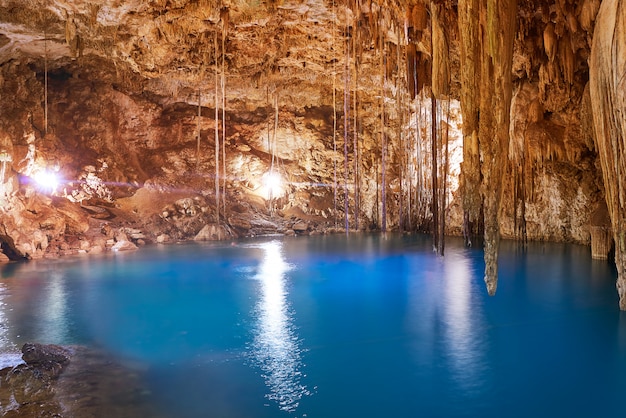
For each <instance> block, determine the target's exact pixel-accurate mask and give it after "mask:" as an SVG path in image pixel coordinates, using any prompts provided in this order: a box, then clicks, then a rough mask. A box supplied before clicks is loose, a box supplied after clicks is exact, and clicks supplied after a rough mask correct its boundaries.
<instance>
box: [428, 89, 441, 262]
mask: <svg viewBox="0 0 626 418" xmlns="http://www.w3.org/2000/svg"><path fill="white" fill-rule="evenodd" d="M430 105H431V110H430V112H431V117H432V122H431V137H430V139H431V148H430V152H431V167H430V168H431V173H432V174H431V182H432V183H431V187H432V200H431V205H432V213H433V231H432V232H433V250H434V251H437V253H439V197H438V193H437V154H438V153H437V148H438V147H437V98H436V97H435V94H434V93H432V94H431V97H430Z"/></svg>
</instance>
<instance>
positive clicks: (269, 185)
mask: <svg viewBox="0 0 626 418" xmlns="http://www.w3.org/2000/svg"><path fill="white" fill-rule="evenodd" d="M262 181H263V194H264V196H265V198H266V199H273V198H276V197H281V196H282V195H283V194H284V193H285V190H284V189H283V180H282V179H281V177H280V174H278V173H276V172H274V171H269V172H267V173H265V174H264V175H263V178H262Z"/></svg>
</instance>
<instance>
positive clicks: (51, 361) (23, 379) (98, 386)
mask: <svg viewBox="0 0 626 418" xmlns="http://www.w3.org/2000/svg"><path fill="white" fill-rule="evenodd" d="M22 352H23V355H22V357H23V360H24V363H23V364H19V365H17V366H15V367H9V368H5V369H2V370H0V412H1V413H2V416H3V417H24V418H26V417H28V418H32V417H68V418H88V417H120V418H121V417H128V418H131V417H148V416H149V417H157V418H159V417H164V415H162V414H161V413H160V412H159V411H158V410H157V409H156V408H155V407H154V406H153V404H152V402H151V401H152V400H151V398H150V393H149V391H147V390H146V389H145V388H143V387H142V385H141V381H140V378H139V377H138V373H137V372H136V371H133V370H132V368H129V367H126V366H124V365H122V364H120V363H119V362H118V361H116V360H114V359H112V358H110V357H109V356H108V355H106V354H104V353H103V352H101V351H99V350H96V349H88V348H86V347H60V346H56V345H41V344H31V343H27V344H25V345H24V346H23V348H22Z"/></svg>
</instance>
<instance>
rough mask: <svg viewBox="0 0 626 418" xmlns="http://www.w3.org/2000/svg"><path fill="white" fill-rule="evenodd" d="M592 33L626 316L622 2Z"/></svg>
mask: <svg viewBox="0 0 626 418" xmlns="http://www.w3.org/2000/svg"><path fill="white" fill-rule="evenodd" d="M595 28H596V29H595V31H594V34H593V44H592V48H591V57H590V60H589V85H590V93H591V104H592V108H593V121H594V131H595V136H594V139H595V143H596V148H597V150H598V154H599V156H600V162H601V165H602V174H603V176H602V177H603V180H604V189H605V199H606V204H607V208H608V211H609V217H610V219H611V226H612V230H613V239H614V240H615V264H616V267H617V292H618V294H619V298H620V301H619V306H620V309H621V310H626V119H625V118H624V114H623V112H624V109H626V0H604V1H603V2H602V4H601V5H600V10H599V12H598V16H597V19H596V25H595Z"/></svg>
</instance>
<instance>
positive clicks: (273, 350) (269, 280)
mask: <svg viewBox="0 0 626 418" xmlns="http://www.w3.org/2000/svg"><path fill="white" fill-rule="evenodd" d="M282 245H283V244H282V242H279V241H271V242H266V243H263V244H260V245H259V246H258V248H261V249H262V250H263V253H264V256H263V260H262V262H261V265H260V266H259V269H258V273H257V274H256V276H255V277H254V278H255V279H257V280H258V281H259V283H260V299H259V302H258V304H257V306H256V308H255V313H256V316H257V324H256V325H255V327H254V330H253V334H254V339H253V342H252V347H251V348H252V353H251V354H252V356H253V358H254V360H255V363H256V364H257V365H258V366H259V367H260V368H261V369H262V370H263V378H264V379H265V383H266V385H267V387H268V389H269V391H270V392H269V393H268V394H267V395H266V396H267V398H268V399H269V400H271V401H275V402H277V403H278V405H279V408H280V409H281V410H284V411H287V412H294V411H295V410H296V409H297V408H298V405H299V403H300V399H301V398H302V397H303V396H305V395H308V394H309V391H308V389H307V388H306V386H305V385H303V384H302V382H301V381H302V377H303V376H302V372H301V369H302V368H303V364H302V358H301V352H302V348H301V341H300V340H299V338H298V335H297V333H296V330H295V328H294V325H293V321H292V316H295V313H294V312H293V310H292V309H291V308H290V306H289V304H288V302H287V291H286V283H285V274H286V273H287V272H288V271H289V270H290V269H291V268H292V266H291V265H289V264H288V263H287V262H286V261H285V259H284V257H283V252H282Z"/></svg>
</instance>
